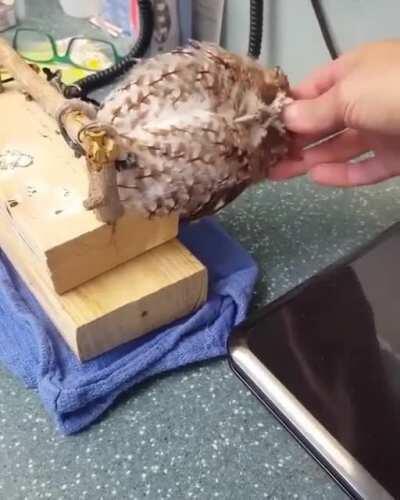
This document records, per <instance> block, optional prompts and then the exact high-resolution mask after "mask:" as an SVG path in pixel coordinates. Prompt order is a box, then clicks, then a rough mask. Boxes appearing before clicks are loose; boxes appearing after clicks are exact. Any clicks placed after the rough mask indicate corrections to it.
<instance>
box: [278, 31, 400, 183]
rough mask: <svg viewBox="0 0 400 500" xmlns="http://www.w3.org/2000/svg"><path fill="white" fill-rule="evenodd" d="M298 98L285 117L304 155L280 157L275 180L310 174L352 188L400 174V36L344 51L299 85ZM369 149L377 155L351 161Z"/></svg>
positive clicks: (322, 180)
mask: <svg viewBox="0 0 400 500" xmlns="http://www.w3.org/2000/svg"><path fill="white" fill-rule="evenodd" d="M293 97H294V99H295V101H294V102H293V103H292V104H289V105H288V106H287V107H286V109H285V110H284V112H283V121H284V123H285V125H286V126H287V128H288V129H289V130H291V131H292V132H293V133H294V135H295V137H296V141H295V142H296V147H297V149H298V150H299V151H301V159H296V160H291V159H289V160H284V161H282V162H280V163H279V164H278V165H277V166H276V167H274V168H273V169H271V171H270V175H269V178H270V179H271V180H284V179H288V178H291V177H295V176H298V175H303V174H306V173H308V174H309V175H310V177H311V178H312V179H313V180H314V181H315V182H317V183H319V184H324V185H330V186H340V187H346V186H360V185H367V184H374V183H376V182H379V181H383V180H385V179H389V178H391V177H393V176H396V175H400V40H397V41H393V40H391V41H384V42H379V43H371V44H366V45H363V46H361V47H360V48H358V49H356V50H354V51H352V52H349V53H347V54H345V55H343V56H341V57H340V58H338V59H337V60H335V61H333V62H331V63H329V64H328V65H327V66H325V67H323V68H321V69H319V70H317V71H316V72H315V73H314V74H313V75H312V76H311V77H310V78H308V79H307V80H306V81H304V82H303V83H302V84H301V85H300V86H299V87H297V88H295V89H293ZM327 137H330V138H329V139H327V140H324V141H323V142H319V141H321V139H324V138H327ZM318 142H319V143H318ZM315 143H318V144H317V145H313V144H315ZM310 145H311V146H310ZM307 146H308V147H307ZM304 148H305V149H304ZM369 151H372V152H373V153H374V155H373V156H372V157H369V158H368V159H365V160H362V161H353V162H352V163H349V162H350V160H354V159H355V158H357V157H359V156H360V155H362V154H363V153H365V152H369Z"/></svg>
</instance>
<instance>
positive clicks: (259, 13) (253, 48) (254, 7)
mask: <svg viewBox="0 0 400 500" xmlns="http://www.w3.org/2000/svg"><path fill="white" fill-rule="evenodd" d="M263 16H264V0H250V35H249V50H248V55H249V56H250V57H253V58H254V59H258V58H259V57H260V53H261V47H262V39H263V26H264V19H263Z"/></svg>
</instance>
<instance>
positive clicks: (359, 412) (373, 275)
mask: <svg viewBox="0 0 400 500" xmlns="http://www.w3.org/2000/svg"><path fill="white" fill-rule="evenodd" d="M247 341H248V347H249V349H250V350H251V351H252V352H253V353H254V354H255V355H256V356H257V358H258V359H259V360H260V361H261V362H262V363H263V364H264V365H265V366H266V367H267V368H268V370H269V371H270V372H272V373H273V375H274V376H275V377H276V378H277V379H279V380H280V381H281V383H283V384H284V385H285V386H286V388H287V389H289V391H290V392H291V393H292V394H293V395H294V396H295V397H296V398H297V399H298V400H299V401H300V402H301V403H302V404H303V406H305V407H306V408H307V410H308V411H309V412H310V413H311V414H312V415H313V416H314V417H315V418H317V419H318V421H319V422H320V423H321V424H322V425H323V426H324V427H325V428H326V429H327V430H328V431H329V432H330V433H331V434H332V435H333V436H334V437H335V438H336V440H337V441H339V442H340V443H341V445H342V446H343V447H344V448H346V449H347V450H348V451H349V452H350V453H351V455H352V456H353V457H354V458H355V459H356V460H357V461H358V462H359V463H360V464H361V465H363V466H364V468H365V469H366V470H367V471H368V472H369V473H370V474H371V475H372V476H373V477H374V478H375V479H376V480H377V481H378V482H379V483H381V485H382V486H384V488H385V489H386V490H387V491H388V492H389V493H391V494H392V495H393V496H394V497H396V498H400V232H399V231H398V230H397V231H396V232H392V233H391V234H390V237H387V238H384V239H383V240H382V241H380V243H379V244H378V245H376V246H374V247H372V248H371V249H370V250H369V251H367V252H366V253H364V254H362V255H361V256H359V257H358V258H357V259H356V260H354V261H353V262H352V263H350V264H346V265H343V266H339V267H337V268H336V269H334V270H332V271H328V272H326V273H323V274H322V275H321V276H320V277H319V278H318V279H316V280H313V281H311V282H310V283H309V284H307V285H306V286H304V287H302V288H301V289H300V290H299V291H297V292H296V293H294V294H293V295H292V296H290V298H289V299H288V300H286V301H284V302H283V303H281V304H280V305H279V306H278V307H277V308H275V309H274V308H273V309H272V310H270V311H269V312H268V313H267V314H266V315H265V316H264V317H262V319H260V320H258V321H256V322H255V323H254V324H253V328H252V330H251V332H250V333H249V335H248V338H247Z"/></svg>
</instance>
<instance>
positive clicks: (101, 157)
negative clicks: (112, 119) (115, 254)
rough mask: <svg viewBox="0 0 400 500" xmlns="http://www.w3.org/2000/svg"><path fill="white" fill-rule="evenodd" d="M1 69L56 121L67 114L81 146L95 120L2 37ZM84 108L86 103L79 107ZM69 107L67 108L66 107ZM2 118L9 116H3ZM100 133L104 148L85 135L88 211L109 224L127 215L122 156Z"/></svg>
mask: <svg viewBox="0 0 400 500" xmlns="http://www.w3.org/2000/svg"><path fill="white" fill-rule="evenodd" d="M0 66H2V67H3V68H5V69H6V70H7V72H9V73H10V74H11V75H12V76H13V77H14V78H15V80H16V81H17V82H18V83H19V87H20V89H21V90H23V91H25V92H26V93H27V94H29V95H30V96H31V97H32V98H33V99H34V100H35V101H36V103H38V105H39V107H40V108H41V109H42V110H43V111H44V112H45V113H47V114H48V115H49V116H51V117H52V118H53V119H54V118H58V117H59V113H60V112H61V110H66V112H65V113H63V117H62V122H63V123H64V125H65V130H66V132H67V135H68V136H69V137H70V138H71V139H72V140H73V141H74V142H77V138H78V136H79V134H80V131H81V129H82V127H83V126H85V125H89V124H90V123H91V122H92V118H91V117H90V116H89V115H88V114H87V113H88V109H86V112H83V111H82V109H79V110H75V111H73V110H72V109H71V100H67V99H65V98H64V96H63V95H61V93H60V92H59V91H58V90H57V89H56V88H55V87H54V86H52V85H51V84H50V83H49V82H48V81H47V79H46V78H45V77H44V75H43V73H40V74H38V73H36V72H35V71H34V70H33V69H32V67H31V66H30V65H29V64H28V63H27V62H26V61H25V60H24V59H23V58H22V57H21V56H20V55H19V54H18V53H17V52H16V51H15V50H14V49H13V47H11V45H10V44H9V42H8V41H7V40H6V39H4V38H2V37H0ZM79 104H80V105H79V108H81V105H82V102H80V103H79ZM65 106H67V107H65ZM2 116H5V115H4V113H3V112H2ZM97 132H100V135H102V136H103V140H101V141H100V142H101V144H102V145H101V146H100V147H99V142H98V141H97V140H94V137H93V133H92V132H87V134H83V141H82V142H81V145H82V148H83V150H84V152H85V156H86V158H87V160H88V161H87V167H88V168H87V174H88V176H89V181H90V182H89V189H88V193H87V199H86V205H87V208H89V207H90V209H93V210H94V212H95V215H96V217H97V218H98V219H99V220H101V221H103V222H106V223H110V224H111V223H114V222H115V221H116V220H118V219H119V218H120V217H121V216H122V215H123V213H124V208H123V206H122V204H121V200H120V198H119V193H118V188H117V182H116V179H117V172H116V168H115V161H114V160H115V158H116V157H117V156H118V146H117V143H116V142H115V140H114V138H113V137H112V136H111V135H110V134H109V132H108V131H107V130H106V129H104V127H102V126H98V127H97ZM94 165H95V167H96V168H92V167H93V166H94Z"/></svg>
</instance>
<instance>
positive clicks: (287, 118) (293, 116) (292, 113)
mask: <svg viewBox="0 0 400 500" xmlns="http://www.w3.org/2000/svg"><path fill="white" fill-rule="evenodd" d="M298 115H299V113H298V106H297V103H296V102H293V103H292V104H288V105H287V106H285V108H284V109H283V111H282V119H283V122H284V124H285V125H286V126H287V127H288V128H290V127H291V126H292V125H293V124H294V125H295V124H296V123H297V119H298Z"/></svg>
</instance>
